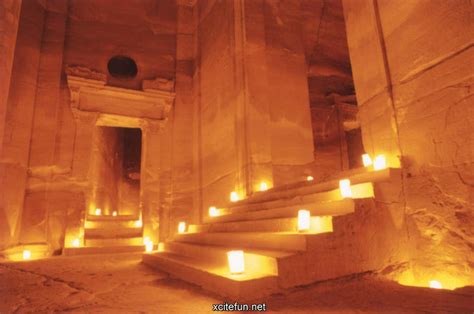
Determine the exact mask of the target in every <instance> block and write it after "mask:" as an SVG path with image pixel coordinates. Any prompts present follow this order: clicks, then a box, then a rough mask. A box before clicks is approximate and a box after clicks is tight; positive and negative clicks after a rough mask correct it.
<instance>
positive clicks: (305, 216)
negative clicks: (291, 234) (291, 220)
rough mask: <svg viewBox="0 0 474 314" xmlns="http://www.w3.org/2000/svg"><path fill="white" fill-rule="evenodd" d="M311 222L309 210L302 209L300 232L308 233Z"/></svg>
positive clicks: (299, 224) (299, 220) (299, 218)
mask: <svg viewBox="0 0 474 314" xmlns="http://www.w3.org/2000/svg"><path fill="white" fill-rule="evenodd" d="M310 220H311V213H310V212H309V210H306V209H300V210H299V211H298V231H308V230H309V224H310Z"/></svg>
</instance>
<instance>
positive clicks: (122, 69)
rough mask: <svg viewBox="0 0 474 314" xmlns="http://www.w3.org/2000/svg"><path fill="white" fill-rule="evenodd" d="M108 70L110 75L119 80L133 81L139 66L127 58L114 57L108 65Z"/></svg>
mask: <svg viewBox="0 0 474 314" xmlns="http://www.w3.org/2000/svg"><path fill="white" fill-rule="evenodd" d="M107 69H108V70H109V73H110V75H112V76H113V77H115V78H119V79H132V78H134V77H135V76H137V73H138V68H137V64H136V63H135V61H134V60H133V59H132V58H130V57H127V56H115V57H112V58H111V59H110V60H109V63H108V64H107Z"/></svg>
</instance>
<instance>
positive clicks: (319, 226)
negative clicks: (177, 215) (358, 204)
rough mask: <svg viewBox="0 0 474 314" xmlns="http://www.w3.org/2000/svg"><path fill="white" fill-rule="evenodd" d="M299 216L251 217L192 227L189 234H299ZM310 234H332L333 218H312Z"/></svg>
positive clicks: (295, 214)
mask: <svg viewBox="0 0 474 314" xmlns="http://www.w3.org/2000/svg"><path fill="white" fill-rule="evenodd" d="M297 215H298V214H297V211H292V216H294V217H295V218H271V219H259V218H256V220H252V219H250V218H249V217H244V218H243V219H239V221H229V222H212V223H207V224H202V225H190V226H189V232H297V231H298V218H296V216H297ZM308 232H310V233H323V232H332V216H318V217H314V216H313V217H311V219H310V230H309V231H308Z"/></svg>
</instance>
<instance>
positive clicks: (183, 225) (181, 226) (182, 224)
mask: <svg viewBox="0 0 474 314" xmlns="http://www.w3.org/2000/svg"><path fill="white" fill-rule="evenodd" d="M184 232H186V223H185V222H184V221H181V222H180V223H179V224H178V233H184Z"/></svg>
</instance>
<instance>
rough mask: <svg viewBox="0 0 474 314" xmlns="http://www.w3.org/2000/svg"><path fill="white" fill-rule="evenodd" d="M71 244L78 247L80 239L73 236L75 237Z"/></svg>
mask: <svg viewBox="0 0 474 314" xmlns="http://www.w3.org/2000/svg"><path fill="white" fill-rule="evenodd" d="M72 246H73V247H80V246H81V240H79V239H78V238H75V239H74V240H73V241H72Z"/></svg>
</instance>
